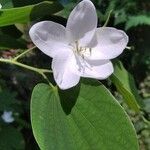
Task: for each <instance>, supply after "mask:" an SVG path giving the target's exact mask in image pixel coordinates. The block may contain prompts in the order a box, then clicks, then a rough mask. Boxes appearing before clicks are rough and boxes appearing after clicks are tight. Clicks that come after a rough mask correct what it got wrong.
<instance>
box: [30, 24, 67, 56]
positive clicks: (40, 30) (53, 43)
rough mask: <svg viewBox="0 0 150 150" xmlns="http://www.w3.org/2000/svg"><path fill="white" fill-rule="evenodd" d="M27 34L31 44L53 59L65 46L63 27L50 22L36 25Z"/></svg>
mask: <svg viewBox="0 0 150 150" xmlns="http://www.w3.org/2000/svg"><path fill="white" fill-rule="evenodd" d="M29 34H30V37H31V39H32V41H33V43H34V44H35V45H36V46H37V47H38V48H39V49H40V50H41V51H42V52H43V53H45V54H46V55H48V56H50V57H54V56H55V55H56V54H57V53H59V51H62V49H65V47H66V45H67V43H66V31H65V27H64V26H62V25H60V24H58V23H54V22H52V21H42V22H39V23H36V24H35V25H33V26H32V27H31V29H30V31H29Z"/></svg>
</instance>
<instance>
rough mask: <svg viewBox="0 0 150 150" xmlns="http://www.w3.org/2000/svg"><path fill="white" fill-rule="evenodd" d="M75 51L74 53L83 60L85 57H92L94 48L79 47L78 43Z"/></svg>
mask: <svg viewBox="0 0 150 150" xmlns="http://www.w3.org/2000/svg"><path fill="white" fill-rule="evenodd" d="M73 51H74V52H75V53H76V54H77V55H79V56H81V57H82V58H84V57H85V56H90V55H91V52H92V48H89V47H82V46H80V45H79V42H78V41H76V42H75V46H74V49H73Z"/></svg>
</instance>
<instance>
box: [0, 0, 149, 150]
mask: <svg viewBox="0 0 150 150" xmlns="http://www.w3.org/2000/svg"><path fill="white" fill-rule="evenodd" d="M39 2H42V0H26V1H24V0H19V1H18V0H0V3H1V5H2V9H9V8H13V7H21V6H27V5H31V4H37V3H39ZM78 2H79V1H77V0H59V3H60V4H61V5H62V6H63V7H62V10H61V11H59V12H57V13H55V14H48V13H45V14H43V15H41V17H38V18H36V19H34V20H32V21H31V22H30V23H29V22H28V23H25V24H15V25H7V26H5V27H0V49H1V50H0V57H3V58H13V57H14V56H16V55H18V54H20V53H21V52H23V49H26V48H31V47H33V46H34V45H33V44H32V42H31V40H30V38H29V36H28V31H29V28H30V27H31V25H32V24H34V23H35V22H38V21H40V20H52V21H55V22H59V23H61V24H62V25H64V26H65V24H66V21H67V18H68V16H69V14H70V12H71V10H72V9H73V8H74V6H75V5H76V4H77V3H78ZM93 3H94V5H95V6H96V9H97V14H98V20H99V21H98V26H103V25H104V23H105V21H106V20H107V17H108V14H109V13H110V11H112V13H111V15H110V20H109V22H108V25H107V26H111V27H116V28H118V29H121V30H124V31H125V32H126V33H127V34H128V36H129V39H130V41H129V44H128V46H129V47H130V48H129V49H126V50H125V51H124V53H123V54H122V55H121V56H120V57H119V59H120V60H121V61H122V63H123V65H124V67H125V68H126V70H127V71H128V72H129V73H131V74H132V76H133V77H134V80H135V85H136V87H137V90H138V93H139V95H140V100H141V102H140V103H141V104H142V105H143V108H142V110H141V113H140V114H139V113H136V112H134V110H132V109H130V108H129V107H128V106H127V105H126V103H125V102H124V101H123V97H122V96H121V95H120V94H119V93H118V92H117V91H116V89H115V87H114V86H113V85H112V84H111V83H110V82H109V80H108V81H104V84H105V85H106V86H107V87H108V88H109V89H110V90H111V92H112V93H113V95H114V96H115V97H116V98H117V100H118V101H119V102H120V104H121V105H122V106H123V107H124V108H125V111H126V112H127V113H128V114H129V117H130V118H131V120H132V122H133V124H134V127H135V129H136V132H137V135H138V140H139V144H140V150H150V123H149V122H148V121H149V120H150V1H149V0H93ZM54 9H55V8H54ZM0 15H1V13H0ZM0 17H1V16H0ZM50 61H51V59H50V58H49V57H47V56H46V55H44V54H42V53H41V52H40V51H38V50H37V49H36V50H34V51H32V52H30V53H28V54H27V55H26V56H25V57H24V58H22V59H21V62H23V63H25V64H30V65H32V66H35V67H41V68H48V69H49V68H50ZM49 78H51V79H52V76H50V77H49ZM52 80H53V79H52ZM39 82H45V81H44V80H43V79H42V78H41V76H40V75H38V74H36V73H34V72H31V71H28V70H25V69H22V68H19V67H16V66H14V65H9V64H3V63H0V150H15V149H16V150H38V149H39V148H38V146H37V144H36V142H35V140H34V137H33V134H32V129H31V124H30V98H31V93H32V89H33V87H34V86H35V85H36V84H37V83H39Z"/></svg>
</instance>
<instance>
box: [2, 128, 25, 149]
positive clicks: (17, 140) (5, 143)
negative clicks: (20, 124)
mask: <svg viewBox="0 0 150 150" xmlns="http://www.w3.org/2000/svg"><path fill="white" fill-rule="evenodd" d="M0 149H1V150H23V149H25V142H24V139H23V136H22V134H21V133H20V132H19V131H18V130H17V129H15V128H13V127H2V128H0Z"/></svg>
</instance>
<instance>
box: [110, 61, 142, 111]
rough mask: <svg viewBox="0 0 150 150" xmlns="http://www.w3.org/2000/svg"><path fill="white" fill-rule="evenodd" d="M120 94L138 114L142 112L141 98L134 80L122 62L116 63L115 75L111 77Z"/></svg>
mask: <svg viewBox="0 0 150 150" xmlns="http://www.w3.org/2000/svg"><path fill="white" fill-rule="evenodd" d="M110 79H111V81H112V82H113V84H114V85H115V86H116V88H117V90H118V92H120V94H122V96H123V97H124V100H125V102H126V103H127V104H128V106H129V107H130V108H132V109H133V110H135V111H136V112H139V111H140V109H139V108H140V107H139V104H141V105H142V101H141V98H140V96H139V94H138V91H137V88H136V86H135V82H134V78H133V77H132V75H131V74H130V73H129V72H127V71H126V69H125V68H124V67H123V65H122V63H121V62H120V61H117V62H115V63H114V73H113V74H112V76H111V77H110Z"/></svg>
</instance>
